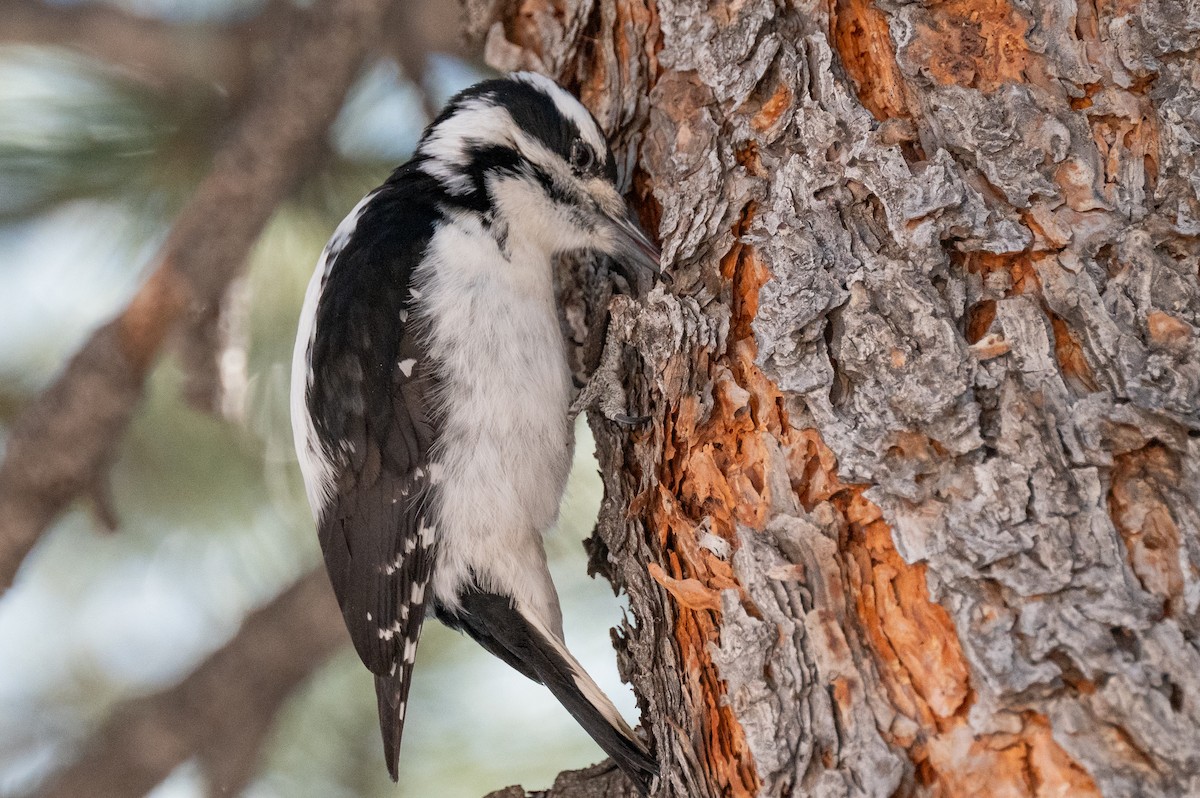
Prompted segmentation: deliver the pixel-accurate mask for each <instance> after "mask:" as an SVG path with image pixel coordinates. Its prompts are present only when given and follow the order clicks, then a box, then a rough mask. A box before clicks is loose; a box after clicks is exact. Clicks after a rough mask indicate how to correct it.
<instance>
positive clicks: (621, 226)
mask: <svg viewBox="0 0 1200 798" xmlns="http://www.w3.org/2000/svg"><path fill="white" fill-rule="evenodd" d="M608 222H609V224H610V225H611V226H612V230H613V238H614V240H615V241H614V246H613V251H612V252H611V253H610V254H611V255H612V257H613V259H614V260H616V261H617V264H618V268H619V269H620V270H621V271H622V272H623V273H624V274H625V276H626V277H627V278H629V279H630V280H631V282H636V274H635V273H634V270H635V269H636V270H640V271H641V272H643V273H644V274H648V276H649V277H650V278H651V280H653V279H654V278H655V277H660V278H662V279H664V280H667V279H668V278H667V275H666V274H664V273H663V271H662V264H661V263H660V261H659V251H658V247H657V246H656V245H655V243H654V242H653V241H651V240H650V237H649V236H647V235H646V233H645V232H644V231H643V230H642V228H641V225H639V224H638V221H637V217H635V216H634V215H633V212H632V211H631V210H628V209H626V210H625V213H623V214H622V215H620V216H609V217H608ZM668 281H669V280H668Z"/></svg>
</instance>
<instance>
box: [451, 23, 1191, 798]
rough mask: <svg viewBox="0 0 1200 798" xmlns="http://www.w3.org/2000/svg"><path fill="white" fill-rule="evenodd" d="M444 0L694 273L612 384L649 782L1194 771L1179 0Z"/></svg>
mask: <svg viewBox="0 0 1200 798" xmlns="http://www.w3.org/2000/svg"><path fill="white" fill-rule="evenodd" d="M467 13H468V27H469V29H470V30H471V31H472V32H473V33H474V34H475V35H476V36H479V37H480V38H486V41H487V53H488V58H489V60H490V61H491V62H492V63H493V64H494V65H495V66H497V67H499V68H502V69H512V68H534V69H538V70H541V71H544V72H547V73H549V74H550V75H552V76H554V77H556V78H558V79H559V80H560V81H561V82H563V83H564V84H565V85H567V86H568V87H571V88H573V89H575V90H577V91H578V93H579V94H580V96H581V97H582V98H583V99H584V101H585V102H586V103H587V104H588V105H589V107H591V109H592V110H593V112H594V113H595V114H596V116H597V118H598V119H599V120H600V122H601V124H602V125H603V126H604V127H605V128H606V129H607V130H608V131H610V133H611V134H612V136H613V140H614V142H615V143H616V148H617V150H618V151H619V152H620V153H624V154H626V155H627V156H628V160H627V161H626V163H628V164H630V165H631V166H632V167H633V168H632V169H631V170H627V171H629V172H630V174H631V182H630V185H631V189H632V195H633V196H634V197H635V199H636V202H637V204H638V206H639V208H640V211H641V214H642V219H643V221H644V222H645V223H646V224H647V226H648V228H649V229H651V230H657V232H658V234H659V237H660V239H661V241H662V244H663V252H664V263H665V264H667V265H668V267H669V269H670V271H671V272H672V273H673V274H674V277H675V282H674V284H673V285H672V286H671V287H670V288H669V289H667V290H664V289H662V288H658V289H656V290H655V291H654V292H653V293H652V294H651V295H650V296H649V297H648V298H646V299H644V300H641V301H633V300H629V299H625V298H618V299H617V300H616V301H615V302H614V303H613V306H612V309H611V314H612V315H611V321H610V324H609V335H610V336H616V337H617V340H620V341H622V342H623V343H624V349H623V357H622V361H621V365H622V370H623V371H622V382H623V384H624V386H625V388H626V392H627V402H628V405H629V408H630V410H629V412H630V413H634V414H641V413H644V414H647V415H649V416H651V417H652V419H653V421H651V422H650V423H649V424H648V425H645V426H644V427H641V428H637V429H633V430H628V429H625V428H621V427H617V426H615V425H612V424H610V423H609V422H607V421H604V420H603V419H601V418H599V417H598V416H597V417H596V418H594V419H593V422H594V429H595V432H596V439H597V443H598V447H599V457H600V462H601V468H602V472H603V474H604V479H605V486H606V492H607V496H606V500H605V503H604V508H603V511H602V518H601V521H600V524H599V527H598V530H597V534H596V536H595V538H594V540H593V542H594V544H595V551H594V554H595V557H594V561H595V563H596V564H597V567H598V569H599V570H601V571H602V572H603V573H605V575H607V576H608V577H609V578H610V579H611V580H612V581H613V583H614V584H615V585H617V586H619V587H621V588H622V589H624V590H625V591H627V592H628V594H629V596H630V605H631V614H632V617H633V619H634V620H635V621H636V628H630V629H627V630H626V634H625V636H624V637H623V639H622V640H621V641H619V647H620V650H621V659H622V665H623V671H624V673H625V674H626V675H627V676H628V677H629V678H630V679H631V681H632V683H633V685H634V686H635V688H636V691H637V693H638V695H639V696H640V697H641V702H642V711H643V718H642V721H643V723H644V725H645V726H646V727H647V728H648V730H649V732H650V734H651V736H652V737H653V740H654V745H655V749H656V751H657V756H658V758H659V761H660V762H661V765H662V768H663V774H664V780H663V782H664V783H663V784H662V786H661V787H660V788H659V790H658V792H657V793H656V794H657V795H660V796H688V797H689V798H700V797H702V796H750V795H766V796H777V795H778V796H783V795H794V796H800V795H804V796H859V795H862V796H867V795H869V796H891V795H903V796H975V795H987V796H1088V795H1097V794H1103V795H1106V796H1135V795H1136V796H1185V795H1191V796H1194V795H1197V794H1200V652H1198V649H1197V640H1200V538H1198V535H1197V531H1198V529H1200V408H1198V402H1197V398H1198V395H1200V357H1198V354H1200V343H1198V340H1197V335H1196V326H1197V325H1200V301H1198V299H1197V297H1198V285H1197V269H1198V267H1200V255H1198V252H1200V247H1198V244H1197V241H1198V236H1200V198H1198V193H1200V182H1198V181H1197V178H1196V175H1197V173H1198V172H1197V153H1198V151H1200V144H1198V143H1197V142H1200V110H1198V109H1200V64H1198V62H1197V59H1196V51H1197V48H1198V47H1200V12H1197V10H1196V7H1195V6H1194V5H1192V6H1190V7H1188V6H1186V5H1185V4H1184V3H1176V2H1172V0H1146V1H1145V2H1137V0H1132V1H1131V2H1121V1H1117V2H1107V0H1106V1H1105V2H1095V1H1094V0H1084V1H1083V2H1080V3H1079V4H1078V5H1076V4H1075V3H1073V2H1070V0H1065V1H1063V2H1054V1H1053V0H1028V1H1027V2H1023V3H1020V4H1012V5H1010V4H1009V3H1007V2H1005V0H982V1H981V2H968V1H967V0H943V1H941V2H929V3H927V4H915V3H914V4H906V3H902V2H898V1H896V0H875V2H872V0H830V2H828V3H805V2H795V3H782V2H780V3H773V2H770V0H711V2H710V1H709V0H703V1H702V0H671V1H668V0H661V1H660V2H657V3H651V4H649V5H647V4H644V3H643V2H639V0H554V1H553V2H552V1H551V0H521V2H516V1H515V0H509V1H508V2H505V0H469V1H468V3H467ZM570 292H571V289H570V287H569V286H568V293H570ZM575 295H576V296H583V295H584V294H583V293H576V294H575ZM580 317H581V316H580V314H579V313H575V314H574V315H572V316H571V318H575V319H578V318H580ZM582 327H586V325H581V328H582ZM553 794H554V795H556V796H558V795H563V796H566V795H583V794H586V793H585V792H583V791H582V788H581V790H580V791H573V790H572V789H564V790H557V789H556V790H555V792H554V793H553Z"/></svg>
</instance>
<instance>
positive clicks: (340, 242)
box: [291, 191, 378, 521]
mask: <svg viewBox="0 0 1200 798" xmlns="http://www.w3.org/2000/svg"><path fill="white" fill-rule="evenodd" d="M377 193H378V192H376V191H372V192H371V193H370V194H368V195H367V196H365V197H363V198H362V199H361V200H359V203H358V204H357V205H355V206H354V209H353V210H351V211H350V213H349V214H347V215H346V218H345V219H343V220H342V222H341V224H339V225H338V226H337V229H336V230H334V231H333V235H332V236H331V237H330V239H329V243H328V244H326V245H325V249H324V250H323V251H322V252H321V257H320V258H319V259H318V260H317V266H316V268H315V269H314V270H313V275H312V279H310V280H309V281H308V288H307V290H306V291H305V292H304V306H303V307H302V308H301V309H300V323H299V325H298V329H297V330H296V346H295V348H294V349H293V350H292V389H291V413H292V439H293V442H294V443H295V446H296V457H297V458H298V459H299V461H300V473H301V474H303V475H304V492H305V493H306V494H308V506H309V508H310V509H311V510H312V514H313V518H314V519H316V520H317V521H320V519H321V513H322V512H323V510H324V509H325V505H326V504H327V503H328V501H329V498H330V496H332V495H333V479H334V474H333V462H332V460H331V459H330V457H329V453H328V452H326V451H325V449H324V447H323V446H322V445H321V441H320V439H319V438H318V437H317V430H316V428H315V427H314V426H313V420H312V415H311V414H310V413H309V412H308V390H309V388H310V387H311V386H312V380H313V373H312V358H311V354H312V342H313V336H314V335H315V334H316V325H317V307H318V306H319V305H320V302H321V292H322V290H323V289H324V288H325V278H326V277H327V276H328V275H329V268H330V266H332V265H333V262H334V261H335V260H336V259H337V256H338V255H339V254H340V253H341V251H342V249H344V248H345V246H346V243H347V242H349V241H350V238H351V237H352V236H353V235H354V230H355V228H356V227H357V226H358V220H359V218H360V217H361V216H362V213H363V209H364V208H366V206H367V203H369V202H370V201H371V200H372V199H374V197H375V195H376V194H377Z"/></svg>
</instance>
